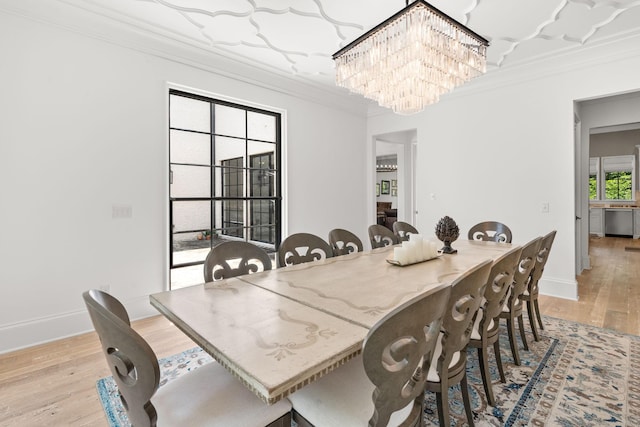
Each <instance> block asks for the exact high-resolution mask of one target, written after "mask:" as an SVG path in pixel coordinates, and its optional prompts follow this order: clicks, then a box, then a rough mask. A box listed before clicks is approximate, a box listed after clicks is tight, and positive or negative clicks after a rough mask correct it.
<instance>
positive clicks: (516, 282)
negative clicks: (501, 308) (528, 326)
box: [507, 237, 542, 312]
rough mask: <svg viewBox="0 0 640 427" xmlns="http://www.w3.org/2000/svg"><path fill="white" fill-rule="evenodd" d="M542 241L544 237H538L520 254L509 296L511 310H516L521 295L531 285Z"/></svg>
mask: <svg viewBox="0 0 640 427" xmlns="http://www.w3.org/2000/svg"><path fill="white" fill-rule="evenodd" d="M541 243H542V237H536V238H535V239H533V240H531V241H530V242H529V243H527V244H526V245H524V247H523V248H522V253H521V254H520V261H518V265H517V267H516V270H515V272H514V274H513V284H512V285H511V291H510V292H509V295H508V297H507V307H508V308H509V311H510V312H511V311H514V310H515V309H516V306H518V305H519V304H520V300H521V298H520V297H521V296H522V294H523V293H524V291H526V290H527V288H528V286H529V281H530V280H531V270H533V267H534V266H535V263H536V256H537V254H538V251H539V250H540V244H541Z"/></svg>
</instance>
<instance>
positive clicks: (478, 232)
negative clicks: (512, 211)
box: [468, 221, 513, 243]
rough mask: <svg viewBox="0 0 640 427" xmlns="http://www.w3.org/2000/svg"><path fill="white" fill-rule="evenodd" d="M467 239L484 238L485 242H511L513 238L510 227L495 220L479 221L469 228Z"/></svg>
mask: <svg viewBox="0 0 640 427" xmlns="http://www.w3.org/2000/svg"><path fill="white" fill-rule="evenodd" d="M468 237H469V240H484V241H486V242H502V243H511V239H512V238H513V236H512V234H511V229H510V228H509V227H507V226H506V225H505V224H503V223H501V222H496V221H484V222H480V223H478V224H476V225H474V226H473V227H471V228H470V229H469V234H468Z"/></svg>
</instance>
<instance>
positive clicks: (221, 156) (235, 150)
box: [215, 136, 246, 165]
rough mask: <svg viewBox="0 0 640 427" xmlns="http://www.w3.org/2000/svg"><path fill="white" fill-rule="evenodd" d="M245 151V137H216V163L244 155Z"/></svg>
mask: <svg viewBox="0 0 640 427" xmlns="http://www.w3.org/2000/svg"><path fill="white" fill-rule="evenodd" d="M245 151H246V145H245V140H244V139H235V138H225V137H222V136H217V137H216V138H215V153H216V165H220V164H222V162H224V161H225V160H228V159H235V158H238V157H244V155H245Z"/></svg>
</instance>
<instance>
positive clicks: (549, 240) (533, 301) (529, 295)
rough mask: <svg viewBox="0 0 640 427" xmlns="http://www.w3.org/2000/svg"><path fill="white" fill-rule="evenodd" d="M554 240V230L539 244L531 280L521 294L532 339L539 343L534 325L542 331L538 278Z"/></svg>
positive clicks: (538, 335) (540, 275) (538, 336)
mask: <svg viewBox="0 0 640 427" xmlns="http://www.w3.org/2000/svg"><path fill="white" fill-rule="evenodd" d="M555 238H556V230H553V231H551V232H550V233H549V234H547V235H546V236H544V237H543V238H542V243H540V249H539V250H538V254H537V255H536V263H535V265H534V266H533V269H532V270H531V280H529V286H528V288H527V290H526V291H525V292H524V293H523V294H522V299H523V300H524V301H525V302H526V303H527V314H528V315H529V324H530V325H531V332H533V339H534V340H536V341H540V334H539V333H538V328H537V325H536V319H537V320H538V325H540V329H544V325H543V324H542V316H540V306H539V305H538V294H539V292H540V284H539V282H540V278H541V277H542V273H543V272H544V267H545V265H546V264H547V260H548V259H549V252H551V245H553V240H554V239H555Z"/></svg>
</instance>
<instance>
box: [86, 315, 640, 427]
mask: <svg viewBox="0 0 640 427" xmlns="http://www.w3.org/2000/svg"><path fill="white" fill-rule="evenodd" d="M543 321H544V324H545V330H544V331H541V334H542V337H541V340H540V341H539V342H535V341H533V336H532V335H531V334H528V335H527V341H528V343H529V351H524V350H523V349H522V346H520V347H519V348H520V358H521V359H522V364H521V365H520V366H516V365H514V364H513V358H512V355H511V350H510V349H509V339H508V337H507V334H506V330H503V331H502V335H501V337H500V343H501V356H502V363H503V366H504V369H505V375H506V379H507V382H506V384H502V383H501V382H500V381H499V376H498V372H497V367H496V366H495V358H494V356H493V353H492V350H490V356H489V360H490V366H491V371H492V372H491V373H492V378H493V379H494V380H493V384H494V385H493V390H494V394H495V397H496V406H495V407H492V406H489V405H488V404H487V401H486V398H485V396H484V390H483V387H482V379H481V377H480V370H479V368H478V365H477V360H478V358H477V353H476V350H475V349H470V350H469V358H468V359H469V362H468V368H467V374H468V377H469V391H470V396H471V404H472V406H473V413H474V418H475V424H476V426H528V425H533V426H563V427H568V426H593V427H596V426H597V427H600V426H612V427H616V426H640V337H636V336H632V335H626V334H622V333H618V332H615V331H611V330H606V329H600V328H596V327H593V326H589V325H584V324H580V323H574V322H570V321H566V320H560V319H555V318H551V317H543ZM525 322H526V324H527V325H528V320H527V319H525ZM503 329H504V328H503ZM518 339H519V338H518ZM211 360H212V359H211V357H210V356H209V355H207V354H206V353H205V352H203V351H202V350H201V349H199V348H194V349H191V350H188V351H186V352H183V353H180V354H177V355H174V356H171V357H168V358H165V359H161V360H160V369H161V372H162V381H161V383H160V386H162V385H164V384H165V383H166V382H167V381H171V380H172V379H173V378H176V377H177V376H179V375H181V374H183V373H186V372H189V371H191V370H193V369H196V368H197V367H199V366H202V365H204V364H206V363H209V362H211ZM97 388H98V395H99V397H100V401H101V403H102V406H103V408H104V410H105V414H106V417H107V421H108V423H109V425H110V426H112V427H128V426H129V425H130V424H129V420H128V418H127V415H126V412H125V411H124V409H123V408H122V404H121V403H120V399H119V397H118V391H117V388H116V385H115V382H114V381H113V379H112V378H111V377H107V378H102V379H100V380H98V382H97ZM449 395H450V396H449V401H450V414H451V418H452V419H451V425H452V426H457V425H464V424H466V416H465V413H464V407H463V405H462V396H461V394H460V389H459V388H458V387H457V386H456V387H451V389H450V393H449ZM425 398H426V408H427V410H426V413H425V421H426V425H438V414H437V409H436V402H435V394H434V393H427V394H426V396H425ZM318 427H324V426H318Z"/></svg>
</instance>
